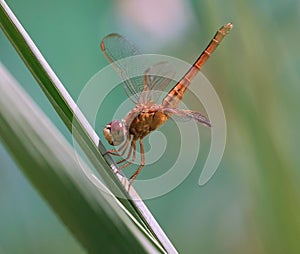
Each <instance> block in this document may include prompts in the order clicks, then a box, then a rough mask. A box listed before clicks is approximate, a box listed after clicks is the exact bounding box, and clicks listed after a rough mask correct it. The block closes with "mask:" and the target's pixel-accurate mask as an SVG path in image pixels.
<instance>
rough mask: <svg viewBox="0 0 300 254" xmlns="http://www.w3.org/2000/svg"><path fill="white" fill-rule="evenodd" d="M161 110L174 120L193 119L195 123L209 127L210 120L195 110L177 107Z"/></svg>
mask: <svg viewBox="0 0 300 254" xmlns="http://www.w3.org/2000/svg"><path fill="white" fill-rule="evenodd" d="M163 112H164V113H166V114H168V115H170V116H171V117H172V118H174V120H179V121H190V120H194V121H196V122H197V123H200V124H202V125H205V126H208V127H211V122H210V121H209V120H208V118H207V117H206V116H204V115H202V114H201V113H199V112H197V111H192V110H186V109H178V108H164V109H163Z"/></svg>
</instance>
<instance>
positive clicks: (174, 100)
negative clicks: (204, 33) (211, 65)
mask: <svg viewBox="0 0 300 254" xmlns="http://www.w3.org/2000/svg"><path fill="white" fill-rule="evenodd" d="M232 27H233V25H232V23H228V24H226V25H224V26H222V27H221V28H220V29H219V30H218V31H217V32H216V34H215V36H214V38H213V39H212V40H211V41H210V43H209V44H208V46H207V47H206V49H205V50H204V51H203V52H202V53H201V55H200V56H199V57H198V59H197V60H196V62H195V63H194V64H193V65H192V67H191V68H190V69H189V70H188V71H187V73H186V74H185V75H184V76H183V78H182V79H181V80H180V81H179V82H178V83H177V84H176V85H175V86H174V87H173V88H172V89H171V90H170V91H169V93H168V94H167V96H166V97H165V98H164V100H163V102H162V106H163V107H166V108H176V107H177V106H178V104H179V102H180V100H181V99H182V97H183V94H184V93H185V91H186V89H187V87H188V86H189V85H190V83H191V82H192V80H193V78H194V77H195V76H196V75H197V74H198V73H199V71H200V70H201V68H202V66H203V65H204V64H205V62H206V61H207V60H208V58H209V57H210V55H211V54H212V53H213V52H214V51H215V49H216V48H217V46H218V45H219V44H220V43H221V41H222V40H223V38H224V37H225V36H226V35H227V34H228V32H229V31H230V30H231V29H232Z"/></svg>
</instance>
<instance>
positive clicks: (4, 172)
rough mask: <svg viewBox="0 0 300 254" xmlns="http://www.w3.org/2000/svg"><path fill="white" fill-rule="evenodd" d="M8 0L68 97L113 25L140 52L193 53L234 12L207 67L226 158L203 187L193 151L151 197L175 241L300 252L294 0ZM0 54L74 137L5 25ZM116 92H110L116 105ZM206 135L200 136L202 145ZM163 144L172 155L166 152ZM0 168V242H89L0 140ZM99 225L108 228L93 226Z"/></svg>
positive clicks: (299, 12) (24, 249) (199, 247)
mask: <svg viewBox="0 0 300 254" xmlns="http://www.w3.org/2000/svg"><path fill="white" fill-rule="evenodd" d="M7 3H8V4H9V6H10V7H11V9H12V10H13V11H14V12H15V14H16V16H17V17H18V19H19V20H20V22H21V23H22V24H23V26H24V27H25V29H26V30H27V32H28V33H29V34H30V36H31V37H32V39H33V40H34V42H35V43H36V44H37V46H38V47H39V49H40V50H41V52H42V53H43V54H44V56H45V58H46V59H47V61H48V62H49V64H50V65H51V66H52V67H53V69H54V71H55V72H56V73H57V75H58V76H59V78H60V79H61V81H62V82H63V84H64V85H65V86H66V88H67V90H68V91H69V92H70V94H71V95H72V97H73V98H74V99H75V100H76V98H77V97H78V96H79V94H80V91H81V89H82V88H83V87H84V85H85V83H86V82H87V81H88V80H89V79H90V78H91V77H92V75H94V74H95V73H96V72H97V71H99V70H100V69H101V68H103V67H104V66H106V65H107V62H106V60H105V59H104V57H103V56H102V54H101V52H100V49H99V42H100V40H101V38H103V37H104V36H105V35H106V34H108V33H111V32H118V33H121V34H124V35H126V36H127V37H128V38H130V40H131V41H134V42H135V43H136V44H137V45H139V47H140V48H142V49H143V51H144V52H146V53H161V54H166V55H171V56H174V57H178V58H181V59H183V60H185V61H187V62H190V63H192V62H193V61H194V60H195V58H196V57H197V56H198V54H199V53H200V52H201V50H202V49H203V48H204V47H205V46H206V44H207V43H208V41H209V40H210V39H211V37H212V36H213V35H214V33H215V31H216V29H218V28H219V27H220V26H221V25H223V24H225V23H227V22H229V21H231V22H233V23H234V25H235V27H234V29H233V31H232V32H231V34H230V35H229V36H228V38H226V40H224V42H223V44H222V45H221V46H220V48H219V49H218V50H217V51H216V53H215V54H214V55H213V57H212V58H211V59H210V60H209V62H208V63H207V64H206V66H205V67H204V69H203V73H204V74H205V75H206V76H207V77H208V78H209V80H210V81H211V83H212V84H213V85H214V87H215V89H216V91H217V92H218V94H219V97H220V99H221V101H222V103H223V107H224V110H225V114H226V118H227V125H228V135H227V146H226V151H225V154H224V157H223V160H222V162H221V165H220V167H219V169H218V171H217V173H216V174H215V176H214V177H213V178H212V180H211V181H210V182H209V183H208V184H206V185H205V186H203V187H199V186H198V179H199V175H200V172H201V168H202V166H203V163H204V160H205V156H199V160H198V162H197V164H196V165H195V168H194V170H193V171H192V173H191V174H190V175H189V177H188V178H187V179H186V180H185V181H184V182H183V183H182V184H181V185H180V186H179V187H178V188H176V189H175V190H173V191H171V192H170V193H168V194H166V195H164V196H162V197H159V198H155V199H152V200H147V201H146V204H147V205H148V207H149V209H150V210H151V212H152V213H153V214H154V216H155V217H156V219H157V220H158V222H159V223H160V225H161V226H162V228H163V229H164V231H165V232H166V234H167V235H168V236H169V238H170V239H171V241H172V242H173V244H174V245H175V247H176V248H177V249H178V251H179V252H181V253H212V254H215V253H231V254H232V253H299V250H300V189H299V184H300V172H299V166H300V156H299V147H300V134H299V130H300V118H299V108H300V103H299V95H300V46H299V41H300V32H299V24H300V2H299V1H296V0H285V1H283V0H272V1H271V0H263V1H248V2H245V1H237V0H228V1H220V0H213V1H211V0H210V1H208V0H203V1H201V0H189V1H184V0H161V1H158V0H152V1H150V0H149V1H146V0H145V1H138V0H123V1H121V0H119V1H117V0H114V1H92V0H88V1H57V0H53V1H33V0H28V1H21V0H14V1H7ZM0 61H1V62H2V63H3V64H4V65H5V66H6V67H7V68H8V69H9V70H10V72H11V73H12V74H13V75H14V77H15V78H16V79H17V80H18V81H19V82H20V83H21V84H22V86H23V87H24V88H25V89H26V91H27V92H28V93H29V94H30V95H31V97H32V98H33V99H34V100H35V101H36V102H37V103H38V105H39V106H40V107H41V108H42V109H43V111H44V112H45V113H46V114H47V115H48V116H49V118H50V119H51V120H52V121H53V122H54V123H55V125H56V126H57V127H58V128H59V129H60V130H61V132H62V133H63V134H64V135H65V136H66V138H67V139H68V140H70V141H71V136H70V134H69V133H68V130H67V129H66V128H65V127H64V125H63V123H62V121H61V120H60V119H59V117H58V116H57V114H56V113H55V111H54V110H53V109H52V107H51V105H50V104H49V102H48V101H47V99H46V97H45V95H44V94H43V93H42V92H41V90H40V88H39V87H38V85H37V83H36V81H35V80H34V79H33V78H32V76H31V74H30V73H29V71H28V70H27V69H26V67H25V65H24V64H23V62H22V61H21V60H20V58H19V57H18V55H17V54H16V52H15V51H14V49H13V48H12V46H11V45H10V43H9V42H8V40H7V39H6V37H5V36H4V34H3V33H2V32H1V33H0ZM8 89H9V88H8ZM118 96H119V97H120V98H119V97H118ZM122 96H123V95H122V94H121V93H118V92H117V96H116V98H115V99H114V100H113V101H111V102H110V103H111V105H113V104H114V103H118V100H121V99H122V98H123V97H122ZM121 97H122V98H121ZM187 100H189V97H187ZM187 103H188V102H187ZM111 105H110V104H109V103H107V105H106V108H105V107H104V108H103V112H105V113H103V112H102V113H100V116H101V114H103V118H101V117H99V123H100V124H102V125H104V124H105V123H106V121H107V120H108V119H109V118H110V116H111V115H113V113H114V112H110V111H111ZM102 119H103V120H102ZM100 124H99V128H98V127H97V128H98V129H96V130H97V132H98V133H101V128H102V126H100ZM172 127H173V125H172V123H170V124H167V125H166V126H164V127H163V131H165V132H166V133H169V134H168V135H172V133H174V135H176V131H174V128H172ZM200 130H202V128H200ZM203 130H204V129H203ZM204 133H205V134H204V136H207V135H206V134H209V132H207V131H204ZM204 140H205V138H204ZM208 146H209V142H204V143H203V148H202V147H201V149H203V154H205V152H207V150H208ZM172 147H176V146H170V147H169V148H168V149H169V150H170V149H171V151H172V149H173V148H172ZM174 149H176V148H174ZM174 151H175V150H174ZM174 154H175V156H176V152H174ZM166 156H168V157H167V158H168V159H167V160H166V161H170V160H172V156H173V155H172V154H168V155H166ZM160 168H162V170H164V168H165V167H164V164H163V163H162V164H160V166H159V167H155V165H150V166H147V167H146V169H145V170H144V171H150V170H156V171H157V170H160ZM0 169H1V170H0V253H41V252H43V253H84V249H83V248H82V247H81V246H80V245H79V244H78V242H77V241H76V240H75V239H74V238H73V237H72V235H71V234H70V233H69V231H68V230H67V229H66V228H65V226H64V225H63V224H62V223H61V222H60V221H59V220H58V219H57V217H56V215H55V214H54V213H53V212H52V210H51V209H50V208H49V207H48V205H47V203H46V202H45V201H44V200H43V199H42V198H41V197H40V196H39V194H38V193H37V192H36V190H35V189H34V188H33V187H32V186H31V185H30V182H28V181H27V179H26V178H25V177H24V176H23V175H22V173H21V171H20V170H19V169H18V166H17V165H16V164H15V162H14V160H13V158H12V157H11V156H10V155H9V154H8V152H7V151H6V149H5V147H4V146H3V144H1V143H0ZM145 174H147V173H145ZM145 174H144V175H142V176H141V177H145ZM99 234H105V232H101V229H99ZM120 241H122V239H120ZM115 244H117V243H115Z"/></svg>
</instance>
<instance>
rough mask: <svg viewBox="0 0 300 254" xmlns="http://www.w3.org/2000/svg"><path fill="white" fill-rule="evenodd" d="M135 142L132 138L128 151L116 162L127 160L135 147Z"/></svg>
mask: <svg viewBox="0 0 300 254" xmlns="http://www.w3.org/2000/svg"><path fill="white" fill-rule="evenodd" d="M135 142H136V140H135V139H133V140H132V141H131V144H130V148H129V152H128V154H127V156H126V158H124V159H122V160H120V161H118V162H117V164H120V163H122V162H124V161H128V160H129V159H130V157H131V154H132V151H133V150H135V147H136V145H135Z"/></svg>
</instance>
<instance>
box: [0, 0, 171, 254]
mask: <svg viewBox="0 0 300 254" xmlns="http://www.w3.org/2000/svg"><path fill="white" fill-rule="evenodd" d="M0 4H1V5H0V25H1V28H2V30H3V31H4V33H5V34H6V35H7V37H8V38H9V40H10V41H11V43H12V45H13V46H14V47H15V49H16V51H17V52H18V54H19V55H20V56H21V58H22V59H23V61H24V62H25V64H26V65H27V67H28V68H29V70H30V71H31V73H32V74H33V76H34V77H35V79H36V80H37V81H38V83H39V85H40V86H41V88H42V89H43V91H44V92H45V94H46V96H47V97H48V99H49V101H50V102H51V103H52V105H53V107H54V108H55V110H56V111H57V113H58V114H59V116H60V117H61V118H62V120H63V121H64V123H65V124H66V126H67V127H68V128H69V130H70V131H72V132H73V133H72V134H73V135H74V137H75V139H76V140H77V142H78V143H79V145H80V146H81V148H82V150H83V151H84V152H85V154H86V155H87V157H88V158H89V160H90V161H91V162H92V164H93V166H94V167H95V168H96V170H97V171H98V172H99V174H100V175H101V177H102V179H103V180H104V181H105V183H106V184H107V186H108V187H109V189H110V190H111V191H112V192H113V193H116V195H117V196H118V197H123V198H120V199H119V200H120V202H122V204H123V205H124V206H125V207H126V208H127V209H128V210H129V211H130V212H131V213H132V214H133V216H135V218H136V219H137V220H139V221H140V222H141V223H143V224H144V226H145V228H146V229H147V230H149V231H150V232H151V233H152V234H153V236H154V237H155V238H156V239H157V240H158V241H159V242H160V243H161V244H162V246H163V247H164V249H166V250H167V252H169V253H177V251H176V249H175V248H174V246H173V245H172V243H171V242H170V240H169V239H168V237H167V236H166V235H165V233H164V231H163V230H162V229H161V228H160V226H159V224H158V223H157V222H156V220H155V219H154V217H153V215H152V214H151V213H150V211H149V210H148V208H147V207H146V205H145V204H144V202H143V201H142V200H141V199H140V197H139V195H138V194H137V192H136V191H135V190H134V188H133V187H131V188H130V191H129V192H128V191H127V189H126V186H128V181H127V179H126V178H125V177H123V176H121V175H116V174H114V173H113V172H114V171H115V170H117V169H116V166H115V164H114V162H113V160H112V159H111V157H110V156H109V155H106V156H102V155H101V154H100V152H99V149H100V151H101V152H102V154H104V153H105V148H104V145H103V144H102V143H101V141H100V139H99V137H98V135H97V134H96V133H95V131H94V130H93V128H92V127H91V125H90V124H89V123H88V121H87V120H86V118H85V117H84V115H83V114H82V113H81V111H80V110H79V109H78V108H77V106H76V103H75V102H74V101H73V99H72V98H71V96H70V95H69V94H68V92H67V90H66V89H65V88H64V86H63V85H62V83H61V82H60V80H59V79H58V77H57V76H56V75H55V73H54V72H53V70H52V69H51V67H50V66H49V64H48V63H47V62H46V60H45V59H44V57H43V56H42V54H41V53H40V51H39V50H38V49H37V47H36V46H35V44H34V43H33V41H32V40H31V38H30V37H29V35H28V34H27V33H26V31H25V29H24V28H23V27H22V25H21V24H20V22H19V21H18V20H17V18H16V17H15V15H14V14H13V12H12V11H11V10H10V8H9V7H8V6H7V4H6V3H5V2H4V1H3V0H1V1H0ZM124 186H125V187H124Z"/></svg>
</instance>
